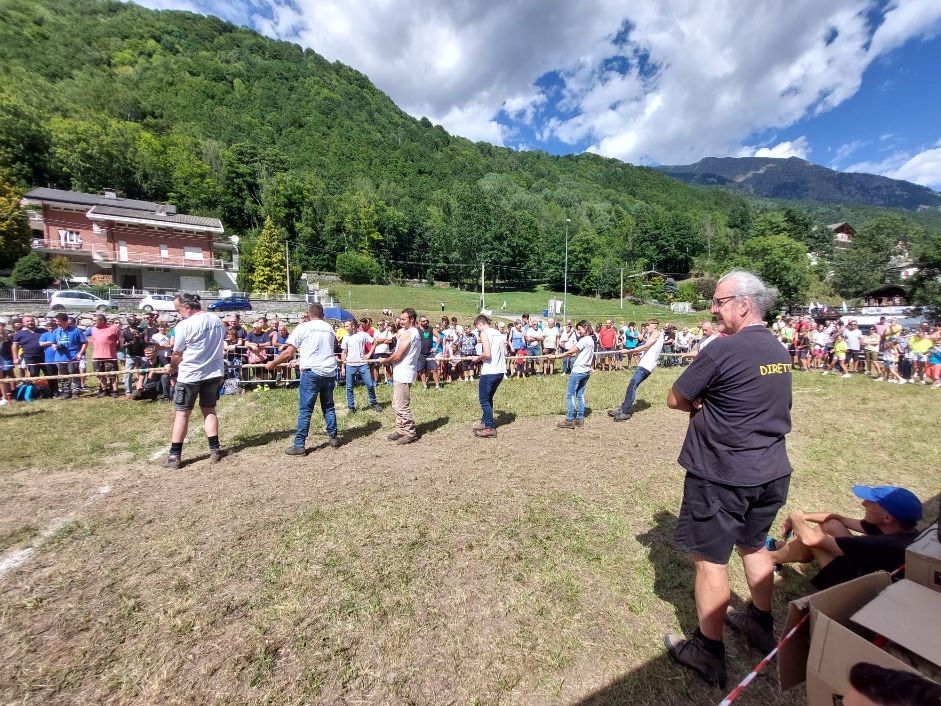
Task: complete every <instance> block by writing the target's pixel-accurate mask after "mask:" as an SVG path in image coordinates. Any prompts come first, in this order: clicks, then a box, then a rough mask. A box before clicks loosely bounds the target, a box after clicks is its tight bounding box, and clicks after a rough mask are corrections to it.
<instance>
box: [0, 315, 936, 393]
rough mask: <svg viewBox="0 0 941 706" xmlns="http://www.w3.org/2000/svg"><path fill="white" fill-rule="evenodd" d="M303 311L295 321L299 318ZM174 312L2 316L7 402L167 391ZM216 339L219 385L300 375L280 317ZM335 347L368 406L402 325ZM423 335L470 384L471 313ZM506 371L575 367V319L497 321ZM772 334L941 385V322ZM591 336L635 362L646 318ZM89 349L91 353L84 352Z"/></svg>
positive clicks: (798, 354) (673, 345) (808, 365)
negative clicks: (81, 318) (24, 388)
mask: <svg viewBox="0 0 941 706" xmlns="http://www.w3.org/2000/svg"><path fill="white" fill-rule="evenodd" d="M306 318H307V317H306V315H301V317H300V321H301V322H303V321H304V320H306ZM174 324H175V321H174V320H166V319H164V318H161V317H160V315H158V314H157V313H156V312H152V313H149V314H146V315H145V316H143V317H141V318H139V317H138V316H136V315H135V314H128V315H127V316H126V317H124V322H123V324H122V321H121V318H118V317H110V318H109V317H106V316H105V315H103V314H98V315H96V316H95V317H94V323H93V324H92V325H90V326H86V327H81V326H79V325H78V323H77V321H76V319H75V317H73V316H68V315H66V314H61V313H60V314H57V315H56V316H55V317H48V318H46V319H45V320H44V321H40V319H39V318H37V317H35V316H28V315H27V316H23V317H21V318H16V319H13V320H12V321H9V322H8V321H3V320H0V367H2V373H0V374H2V378H0V386H2V390H3V399H2V401H0V404H8V403H9V402H10V401H11V400H12V399H14V398H15V396H16V393H17V387H18V385H19V383H18V381H17V377H23V378H27V379H29V378H43V377H48V378H49V379H48V380H47V381H42V380H40V381H38V384H37V385H35V386H33V390H32V391H31V393H32V394H34V395H37V396H52V397H58V398H62V399H75V398H77V397H79V396H80V395H81V394H82V393H93V394H95V395H96V396H98V397H116V396H120V395H121V392H122V389H123V395H124V397H125V398H127V399H134V400H139V399H145V400H162V401H166V400H170V399H171V398H172V394H173V387H174V380H173V379H172V376H170V375H169V374H168V373H167V372H166V371H165V370H164V368H165V366H166V365H167V364H168V362H169V358H170V353H171V351H172V347H173V333H174V329H173V327H174ZM224 324H225V327H226V338H225V342H224V344H223V348H224V352H225V360H226V365H227V372H226V377H227V384H226V385H224V391H225V392H226V393H234V392H245V391H246V390H249V389H253V388H259V387H261V388H265V387H267V386H271V385H273V384H275V383H278V382H288V383H289V384H292V383H296V381H297V379H298V377H299V375H298V371H297V365H296V361H292V362H289V363H288V364H287V365H285V366H282V368H281V369H280V372H279V373H277V374H275V373H271V372H269V371H267V370H265V368H264V363H266V362H267V361H269V360H271V359H273V358H274V357H275V356H276V355H277V354H278V353H279V352H280V351H282V350H284V348H285V347H286V346H287V340H288V336H289V335H290V331H289V328H288V325H287V322H285V321H281V320H279V319H278V318H277V317H274V318H272V319H271V320H269V319H268V318H267V317H265V316H259V317H257V318H255V319H253V320H252V321H251V322H250V323H248V322H246V323H243V321H242V318H241V317H240V315H238V314H231V315H228V316H227V317H226V318H225V319H224ZM333 328H334V330H335V333H336V337H337V342H336V355H337V358H338V360H339V361H340V366H339V367H338V373H337V375H338V380H339V381H340V382H341V383H345V384H346V387H347V390H348V392H347V402H348V406H350V407H351V408H352V407H353V403H352V402H351V401H350V400H351V399H352V390H353V386H354V383H355V384H360V383H364V384H365V385H366V387H367V390H368V392H369V398H370V404H371V405H374V404H375V401H374V390H375V386H376V385H380V384H387V385H391V384H392V369H391V366H388V365H385V364H383V362H382V361H383V360H384V359H385V358H387V357H388V356H389V355H390V354H391V353H392V352H393V350H394V349H395V341H396V338H395V337H396V333H397V330H398V323H397V322H396V320H395V318H394V317H389V318H381V319H379V320H378V321H375V322H373V320H372V319H370V318H362V319H360V320H358V321H357V320H352V321H346V322H344V323H342V324H340V323H334V324H333ZM417 328H418V332H419V335H420V339H421V362H420V366H419V367H420V370H419V378H420V380H421V382H422V384H423V386H424V388H425V389H428V388H430V387H432V386H433V387H434V388H435V389H442V387H443V386H444V385H446V384H449V383H458V382H467V381H471V380H474V379H477V378H479V377H480V366H481V363H480V362H479V361H476V360H474V358H476V357H478V356H479V355H480V351H481V344H480V340H479V334H478V331H477V329H476V327H474V326H473V325H472V324H471V323H470V322H469V321H467V322H464V323H463V324H462V323H461V322H460V321H459V319H458V317H456V316H451V317H448V316H441V318H440V320H439V321H437V322H433V321H432V319H431V317H428V316H419V319H418V327H417ZM496 328H497V329H498V331H499V332H500V334H502V336H503V340H504V345H505V352H506V360H507V373H506V374H507V377H513V378H526V377H530V376H536V377H542V376H551V375H567V374H570V373H571V370H572V365H573V364H574V358H573V357H572V356H565V355H564V354H565V353H567V352H569V351H571V350H573V349H574V348H575V346H576V343H577V340H578V333H577V332H576V328H575V326H574V322H573V321H572V320H571V319H568V320H558V321H557V320H556V319H554V318H553V317H546V318H542V319H540V318H536V317H530V316H529V315H527V314H524V315H523V316H521V317H520V318H519V319H517V320H515V321H500V322H499V323H498V324H497V325H496ZM771 328H772V331H773V332H774V334H775V336H776V337H777V338H778V340H779V341H780V342H781V345H782V346H784V347H785V348H786V349H787V350H788V352H789V353H790V354H791V357H792V361H793V366H794V369H795V370H798V371H812V370H817V371H820V372H822V373H824V374H827V373H830V372H837V373H838V374H841V375H842V376H843V377H850V376H851V375H852V374H854V373H858V374H865V375H869V376H871V377H872V379H873V380H876V381H887V382H889V383H897V384H904V383H912V384H913V383H916V382H919V383H923V384H926V385H927V384H932V383H933V385H934V387H936V388H937V387H941V327H937V328H932V327H930V326H929V325H928V324H922V325H921V326H919V327H918V328H916V329H908V328H903V327H902V326H900V325H899V323H898V321H897V320H895V319H889V320H887V321H886V320H882V321H880V322H879V323H877V324H875V325H873V326H870V327H868V329H864V328H863V327H860V326H859V325H858V324H857V322H856V321H855V320H852V319H850V320H849V321H848V322H847V324H846V325H843V324H842V323H840V322H839V321H831V322H829V323H827V324H822V323H815V322H814V320H813V319H811V318H810V317H794V318H788V317H783V316H778V317H777V319H776V320H775V321H774V323H773V324H772V326H771ZM660 333H661V335H662V336H663V350H662V353H661V354H660V363H661V365H663V366H664V367H670V366H674V365H679V366H685V365H688V364H689V362H690V360H691V359H692V358H693V357H695V355H696V354H697V352H698V351H699V350H700V349H701V348H702V347H704V346H705V345H708V343H709V342H710V341H711V340H713V339H714V338H716V336H717V335H718V334H717V333H716V331H715V330H714V328H713V324H712V323H711V322H709V321H700V322H698V323H697V324H696V325H693V326H677V325H674V324H669V323H668V324H666V325H665V326H664V327H663V329H662V331H661V332H660ZM591 335H592V336H593V338H594V340H595V355H594V359H593V362H592V366H593V368H592V369H593V370H599V371H607V370H622V369H625V368H634V367H636V365H637V362H638V358H639V356H637V355H635V354H634V353H633V351H634V350H635V349H637V348H639V347H642V346H643V344H644V341H645V336H646V334H645V332H644V327H643V325H642V324H641V325H640V326H638V325H637V323H635V322H633V321H624V320H621V321H619V322H618V323H615V321H614V320H613V319H607V320H605V321H600V322H597V323H595V324H593V331H592V332H591ZM89 352H90V356H89ZM89 357H90V358H91V360H90V367H91V372H93V373H95V377H96V380H97V387H95V388H94V389H90V388H89V387H87V386H86V384H85V383H86V374H87V373H88V372H89V371H88V367H89V360H88V358H89Z"/></svg>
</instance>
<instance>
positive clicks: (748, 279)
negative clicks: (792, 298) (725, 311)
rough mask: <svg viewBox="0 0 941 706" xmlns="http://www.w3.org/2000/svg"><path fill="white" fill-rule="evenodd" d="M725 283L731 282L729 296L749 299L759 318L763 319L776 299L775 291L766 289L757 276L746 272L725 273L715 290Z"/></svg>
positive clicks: (776, 293)
mask: <svg viewBox="0 0 941 706" xmlns="http://www.w3.org/2000/svg"><path fill="white" fill-rule="evenodd" d="M726 281H729V282H732V292H731V294H732V295H733V296H735V297H738V298H740V299H749V300H750V301H751V303H752V304H753V305H754V307H755V309H756V310H757V312H758V315H759V316H761V318H764V317H765V314H767V313H768V311H769V310H770V309H771V307H772V306H774V301H775V299H777V298H778V290H777V289H775V288H774V287H768V286H767V285H765V283H764V282H762V281H761V279H760V278H759V277H758V276H757V275H755V274H754V273H752V272H748V271H747V270H732V271H730V272H727V273H726V274H724V275H723V276H722V279H720V280H719V281H718V282H717V283H716V289H718V288H719V285H721V284H722V283H723V282H726Z"/></svg>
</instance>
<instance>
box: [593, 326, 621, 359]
mask: <svg viewBox="0 0 941 706" xmlns="http://www.w3.org/2000/svg"><path fill="white" fill-rule="evenodd" d="M617 342H618V331H617V329H616V328H614V321H612V320H611V319H608V320H607V321H605V323H604V326H602V327H601V330H600V331H599V332H598V343H599V344H600V345H601V353H602V354H603V355H602V356H601V369H602V370H613V369H614V347H615V346H616V345H617Z"/></svg>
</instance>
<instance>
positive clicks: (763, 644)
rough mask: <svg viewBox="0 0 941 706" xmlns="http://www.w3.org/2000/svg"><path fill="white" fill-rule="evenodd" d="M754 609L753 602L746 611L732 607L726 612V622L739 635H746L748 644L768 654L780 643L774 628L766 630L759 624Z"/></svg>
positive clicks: (763, 653)
mask: <svg viewBox="0 0 941 706" xmlns="http://www.w3.org/2000/svg"><path fill="white" fill-rule="evenodd" d="M754 610H755V607H754V606H753V605H752V604H751V603H749V604H748V608H746V609H745V610H744V611H738V610H731V609H730V610H729V611H728V613H726V614H725V624H726V625H728V626H729V627H730V628H732V630H734V631H735V632H737V633H738V634H739V635H744V636H745V638H746V639H747V640H748V644H749V645H751V646H752V647H754V648H755V649H756V650H758V651H759V652H761V654H762V655H767V654H768V653H769V652H771V650H773V649H774V648H775V646H776V645H777V644H778V643H777V640H775V639H774V630H773V629H772V630H765V629H764V628H763V627H762V626H761V625H759V624H758V620H757V618H756V617H755V614H754V612H753V611H754Z"/></svg>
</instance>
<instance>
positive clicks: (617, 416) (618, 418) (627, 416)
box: [612, 410, 632, 422]
mask: <svg viewBox="0 0 941 706" xmlns="http://www.w3.org/2000/svg"><path fill="white" fill-rule="evenodd" d="M631 416H632V414H631V413H630V412H628V413H627V414H625V413H624V412H621V411H620V410H618V413H617V414H615V415H613V417H612V419H614V421H616V422H626V421H627V420H628V419H630V418H631Z"/></svg>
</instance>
